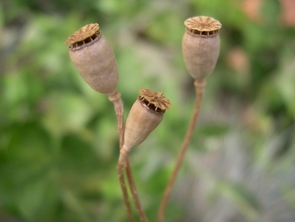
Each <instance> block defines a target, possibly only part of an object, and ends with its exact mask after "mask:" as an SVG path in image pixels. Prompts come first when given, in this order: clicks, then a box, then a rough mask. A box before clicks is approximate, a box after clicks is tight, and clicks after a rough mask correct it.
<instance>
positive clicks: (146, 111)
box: [123, 89, 171, 152]
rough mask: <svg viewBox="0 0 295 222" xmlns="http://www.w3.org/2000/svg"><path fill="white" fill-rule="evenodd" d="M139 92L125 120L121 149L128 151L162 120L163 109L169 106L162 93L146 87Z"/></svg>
mask: <svg viewBox="0 0 295 222" xmlns="http://www.w3.org/2000/svg"><path fill="white" fill-rule="evenodd" d="M140 93H141V95H140V96H139V98H138V99H137V100H136V101H135V103H134V104H133V106H132V107H131V110H130V112H129V115H128V117H127V120H126V128H125V136H124V145H123V149H125V150H127V151H128V152H129V151H130V150H131V149H132V148H133V147H135V146H137V145H139V144H140V143H141V142H143V141H144V140H145V139H146V138H147V137H148V135H149V134H150V133H151V132H152V131H153V130H154V129H155V128H156V127H157V126H158V125H159V124H160V122H161V121H162V119H163V115H164V112H165V110H166V109H169V108H170V107H171V104H170V101H169V100H168V99H167V98H165V97H164V96H163V93H155V92H153V91H151V90H146V89H142V90H140ZM158 105H159V106H160V107H161V108H160V107H159V106H158Z"/></svg>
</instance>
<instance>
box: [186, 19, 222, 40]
mask: <svg viewBox="0 0 295 222" xmlns="http://www.w3.org/2000/svg"><path fill="white" fill-rule="evenodd" d="M184 25H185V26H186V29H187V31H189V32H191V33H193V34H197V35H205V36H208V35H215V34H217V33H218V32H219V29H221V26H222V25H221V23H220V22H219V21H218V20H216V19H214V18H212V17H209V16H196V17H192V18H188V19H186V20H185V21H184Z"/></svg>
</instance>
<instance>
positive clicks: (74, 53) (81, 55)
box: [69, 35, 119, 95]
mask: <svg viewBox="0 0 295 222" xmlns="http://www.w3.org/2000/svg"><path fill="white" fill-rule="evenodd" d="M69 54H70V58H71V60H72V62H73V64H74V66H75V67H76V69H77V70H78V72H79V74H80V75H81V77H82V78H83V79H84V80H85V82H87V83H88V85H90V86H91V88H93V89H94V90H96V91H98V92H100V93H105V94H109V95H110V94H113V93H114V92H115V91H116V87H117V83H118V79H119V74H118V68H117V64H116V59H115V55H114V53H113V51H112V49H111V47H110V46H109V44H108V42H107V40H106V39H105V38H104V36H103V35H101V36H100V37H99V39H98V40H97V41H95V42H91V44H90V45H87V44H86V45H84V46H83V47H81V48H80V49H78V50H77V49H75V48H74V49H71V48H69Z"/></svg>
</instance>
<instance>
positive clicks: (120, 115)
mask: <svg viewBox="0 0 295 222" xmlns="http://www.w3.org/2000/svg"><path fill="white" fill-rule="evenodd" d="M108 98H109V100H110V101H111V102H113V104H114V108H115V112H116V117H117V122H118V132H119V138H120V149H121V148H122V146H123V144H124V107H123V102H122V99H121V94H120V93H119V92H118V91H116V92H115V93H114V94H112V95H109V97H108ZM120 156H121V155H120ZM125 164H126V169H125V170H126V175H127V180H128V183H129V187H130V190H131V194H132V197H133V200H134V202H135V205H136V209H137V211H138V214H139V217H140V220H141V222H147V221H148V220H147V217H146V215H145V213H144V211H143V208H142V206H141V203H140V199H139V196H138V192H137V189H136V185H135V182H134V179H133V174H132V170H131V164H130V161H129V158H128V155H127V156H126V157H125ZM123 165H124V164H123V163H122V164H121V167H122V166H123ZM118 166H119V164H118ZM122 170H123V167H122ZM118 173H119V169H118ZM122 175H123V173H122ZM122 175H121V177H123V176H122ZM119 180H120V183H121V182H123V180H122V178H120V176H119ZM124 183H125V180H124ZM124 186H125V185H124ZM126 198H127V199H129V198H128V195H127V196H126ZM124 199H125V196H124ZM128 202H129V200H128Z"/></svg>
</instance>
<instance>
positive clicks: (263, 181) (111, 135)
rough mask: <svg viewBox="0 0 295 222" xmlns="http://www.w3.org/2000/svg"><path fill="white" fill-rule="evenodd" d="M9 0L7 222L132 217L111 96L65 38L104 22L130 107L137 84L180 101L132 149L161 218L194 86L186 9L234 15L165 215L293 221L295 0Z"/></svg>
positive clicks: (148, 206) (1, 123) (4, 25)
mask: <svg viewBox="0 0 295 222" xmlns="http://www.w3.org/2000/svg"><path fill="white" fill-rule="evenodd" d="M0 6H1V8H0V38H1V42H0V98H1V100H0V221H1V222H2V221H3V222H20V221H21V222H23V221H33V222H35V221H38V222H41V221H42V222H46V221H57V222H58V221H61V222H63V221H64V222H68V221H71V222H72V221H73V222H88V221H91V222H92V221H110V222H112V221H115V222H116V221H127V217H126V212H125V208H124V205H123V201H122V194H121V190H120V187H119V182H118V179H117V171H116V162H117V158H118V153H119V152H118V149H119V148H118V145H119V144H118V137H117V128H116V118H115V114H114V111H113V106H112V104H111V103H110V102H109V101H108V100H107V97H106V96H105V95H101V94H98V93H96V92H95V91H94V90H92V89H91V88H90V87H89V86H88V85H87V84H86V83H84V82H83V80H82V79H81V78H80V76H79V74H78V73H77V71H76V70H75V69H74V67H73V65H72V63H71V61H70V59H69V56H68V49H67V47H68V46H67V45H65V44H64V41H65V40H66V39H67V37H68V36H69V35H71V34H72V33H73V32H74V31H76V30H78V29H79V28H81V27H82V26H84V25H85V24H88V23H93V22H97V23H99V24H100V27H101V30H102V32H103V34H104V36H105V37H106V38H107V39H108V41H109V43H110V45H111V46H112V48H113V50H114V52H115V55H116V59H117V64H118V68H119V72H120V80H119V85H118V90H119V91H120V92H121V93H122V98H123V101H124V105H125V117H126V116H127V113H128V110H129V109H130V107H131V106H132V104H133V102H134V101H135V99H136V97H137V96H138V90H139V88H150V89H152V90H154V91H162V92H164V95H165V96H166V97H167V98H169V99H170V100H171V103H172V106H173V107H172V109H171V110H169V111H167V112H166V114H165V118H164V120H163V122H162V123H161V125H160V126H159V127H158V128H157V129H156V130H155V132H153V133H152V134H151V135H150V137H149V138H148V139H147V140H146V141H145V142H144V143H142V144H141V145H140V146H139V147H138V148H136V149H134V151H132V153H131V157H130V158H131V162H132V165H133V169H134V175H135V180H136V184H137V187H138V191H139V195H140V198H141V200H142V203H143V206H144V209H145V210H146V213H147V215H148V217H149V219H150V221H156V215H157V208H158V206H159V204H160V200H161V196H162V192H163V190H164V188H165V185H166V182H167V180H168V177H169V174H170V172H171V170H172V167H173V164H174V160H175V158H176V155H177V151H178V149H179V147H180V145H181V142H182V139H183V137H184V134H185V131H186V127H187V125H188V123H189V120H190V117H191V113H192V108H193V102H194V98H195V94H194V89H193V81H192V79H191V77H190V76H189V75H188V73H187V71H186V68H185V66H184V62H183V59H182V53H181V38H182V35H183V32H184V25H183V21H184V20H185V19H186V18H188V17H192V16H196V15H207V16H212V17H214V18H216V19H218V20H220V22H221V23H222V24H223V27H222V29H221V32H220V37H221V53H220V57H219V60H218V63H217V66H216V69H215V70H214V72H213V74H212V75H211V76H209V77H208V79H207V87H206V91H205V97H204V100H203V103H202V109H201V113H200V118H199V122H198V125H197V128H196V131H195V133H194V137H193V139H192V142H191V145H190V147H189V150H188V152H187V154H186V157H185V161H184V163H183V165H182V168H181V171H180V174H179V177H178V180H177V182H176V184H175V187H174V190H173V194H172V197H171V201H170V202H169V205H168V209H167V214H166V221H169V222H174V221H175V222H176V221H177V222H180V221H181V222H184V221H186V222H191V221H192V222H193V221H202V222H203V221H208V222H215V221H216V222H223V221H224V222H233V221H237V222H243V221H247V222H253V221H265V222H272V221H288V222H291V221H295V189H294V188H295V167H294V166H295V165H294V164H295V139H294V135H295V125H294V119H295V102H294V101H295V100H294V97H295V87H294V86H295V29H294V27H295V18H294V16H293V15H292V14H294V7H295V6H294V1H292V0H281V1H278V0H259V1H258V0H254V1H253V0H243V1H242V0H240V1H236V0H224V1H221V0H211V1H207V0H194V1H193V0H192V1H189V0H185V1H173V0H170V1H167V0H165V1H157V0H149V1H147V0H146V1H144V0H143V1H136V0H126V1H118V0H97V1H90V0H83V1H82V0H77V1H71V0H59V1H57V0H51V1H49V0H42V1H37V0H27V1H21V0H14V1H9V0H1V2H0ZM292 8H293V13H292V12H291V13H290V10H289V9H292ZM292 16H293V17H292ZM134 212H135V211H134Z"/></svg>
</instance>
